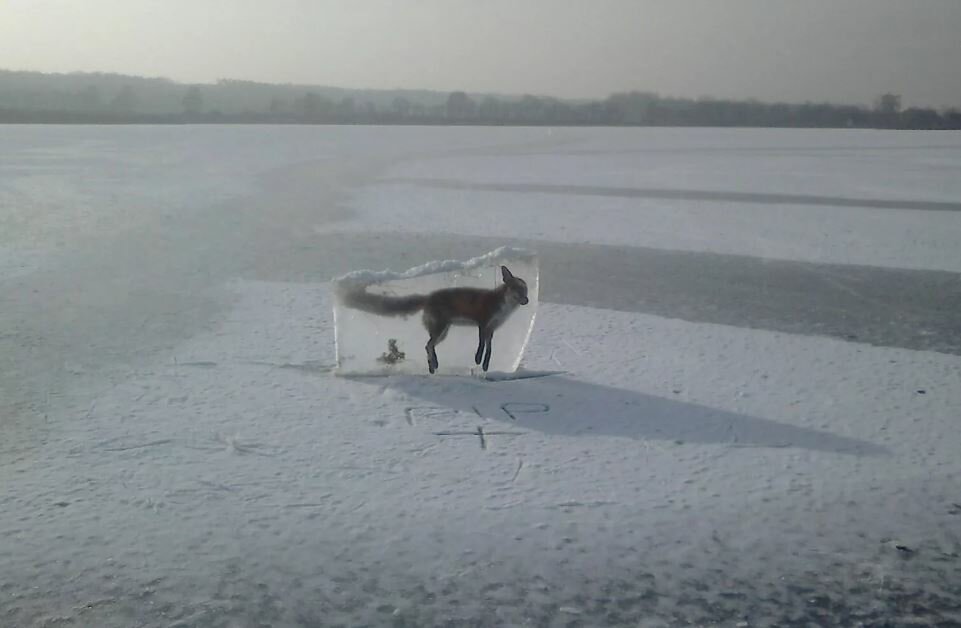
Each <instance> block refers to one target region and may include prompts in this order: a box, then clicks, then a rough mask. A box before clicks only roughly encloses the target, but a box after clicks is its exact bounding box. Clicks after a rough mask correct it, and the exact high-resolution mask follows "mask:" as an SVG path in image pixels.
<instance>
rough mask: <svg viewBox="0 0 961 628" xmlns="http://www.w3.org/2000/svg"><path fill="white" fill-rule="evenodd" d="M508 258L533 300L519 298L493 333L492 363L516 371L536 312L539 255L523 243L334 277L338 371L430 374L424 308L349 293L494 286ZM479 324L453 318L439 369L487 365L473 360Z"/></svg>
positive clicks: (461, 371)
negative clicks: (366, 302)
mask: <svg viewBox="0 0 961 628" xmlns="http://www.w3.org/2000/svg"><path fill="white" fill-rule="evenodd" d="M501 265H504V266H507V267H508V268H509V269H510V270H511V272H512V273H513V274H514V275H515V276H516V277H520V278H521V279H523V280H525V281H526V282H527V288H528V295H527V296H528V299H529V303H528V304H527V305H522V306H519V307H518V308H517V309H516V310H514V312H513V313H512V314H511V315H510V317H509V318H508V319H507V320H506V321H505V322H504V323H503V324H502V325H501V326H500V327H499V328H498V329H497V331H496V332H495V333H494V340H493V342H492V346H493V350H492V352H491V362H490V370H491V371H503V372H508V373H513V372H514V371H516V370H517V367H518V365H520V362H521V358H522V357H523V355H524V349H525V348H526V346H527V341H528V339H529V338H530V335H531V331H532V329H533V327H534V317H535V315H536V314H537V304H538V283H539V281H538V280H539V268H538V261H537V256H536V255H535V254H534V253H532V252H530V251H525V250H522V249H514V248H506V247H505V248H500V249H497V250H496V251H492V252H490V253H487V254H486V255H482V256H480V257H476V258H474V259H470V260H467V261H451V260H448V261H436V262H429V263H427V264H424V265H422V266H417V267H415V268H411V269H410V270H407V271H405V272H391V271H380V272H374V271H356V272H353V273H349V274H347V275H344V276H343V277H339V278H337V279H334V280H333V282H332V292H333V302H334V337H335V341H336V349H337V369H336V372H337V373H338V374H342V375H395V374H420V373H423V374H426V373H427V372H428V371H427V351H426V349H425V345H426V344H427V339H428V334H427V330H426V329H424V325H423V323H422V322H421V313H420V312H416V313H414V314H410V315H408V316H396V317H394V316H383V315H377V314H370V313H367V312H363V311H360V310H357V309H353V308H350V307H347V306H346V305H345V304H344V302H343V299H342V295H343V294H344V293H345V292H347V291H351V292H352V291H356V290H366V291H368V292H370V293H372V294H385V295H391V296H408V295H412V294H427V293H430V292H433V291H434V290H440V289H442V288H454V287H472V288H484V289H493V288H495V287H497V286H498V285H499V284H500V283H501V271H500V267H501ZM477 343H478V332H477V326H476V325H474V324H470V325H452V326H451V328H450V331H449V333H448V334H447V338H445V339H444V341H443V342H441V343H440V344H438V345H437V357H438V361H439V363H440V367H439V368H438V370H437V372H438V374H444V375H470V374H475V373H481V372H483V371H482V370H481V367H479V366H477V365H476V364H474V352H475V351H476V350H477Z"/></svg>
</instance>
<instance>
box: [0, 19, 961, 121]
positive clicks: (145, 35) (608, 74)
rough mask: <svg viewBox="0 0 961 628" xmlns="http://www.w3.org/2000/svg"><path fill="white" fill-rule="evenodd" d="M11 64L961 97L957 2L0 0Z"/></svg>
mask: <svg viewBox="0 0 961 628" xmlns="http://www.w3.org/2000/svg"><path fill="white" fill-rule="evenodd" d="M0 68H5V69H19V70H39V71H44V72H69V71H106V72H120V73H130V74H140V75H149V76H165V77H169V78H172V79H175V80H178V81H188V82H212V81H215V80H217V79H218V78H239V79H250V80H256V81H264V82H293V83H311V84H323V85H337V86H343V87H375V88H394V87H405V88H429V89H438V90H444V91H448V90H454V89H463V90H467V91H485V92H488V91H489V92H503V93H535V94H551V95H556V96H562V97H603V96H606V95H607V94H609V93H610V92H613V91H625V90H630V89H639V90H649V91H656V92H658V93H661V94H662V95H676V96H695V97H696V96H702V95H712V96H716V97H732V98H747V97H753V98H759V99H762V100H784V101H804V100H815V101H819V100H830V101H835V102H849V103H870V102H872V101H873V99H874V98H875V96H876V95H877V94H879V93H881V92H885V91H893V92H897V93H901V94H903V95H904V100H905V103H906V104H925V105H933V106H961V0H393V1H392V0H0Z"/></svg>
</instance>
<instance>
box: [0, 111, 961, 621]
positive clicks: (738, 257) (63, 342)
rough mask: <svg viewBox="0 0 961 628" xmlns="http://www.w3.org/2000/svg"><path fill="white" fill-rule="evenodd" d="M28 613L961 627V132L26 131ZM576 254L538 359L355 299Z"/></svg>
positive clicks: (22, 179)
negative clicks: (358, 373)
mask: <svg viewBox="0 0 961 628" xmlns="http://www.w3.org/2000/svg"><path fill="white" fill-rule="evenodd" d="M0 148H2V150H0V287H2V292H0V295H2V296H0V478H2V490H0V625H3V626H8V625H9V626H62V625H63V626H103V627H126V626H151V627H152V626H163V627H173V626H179V627H187V626H198V627H200V626H321V625H323V626H328V625H345V626H348V625H350V626H353V625H408V626H424V625H452V626H453V625H476V626H488V625H489V626H501V625H535V626H597V625H612V626H621V625H624V626H637V625H643V626H648V625H649V626H668V625H678V624H685V623H695V624H698V625H710V624H713V623H717V624H720V625H739V624H740V625H749V626H762V625H772V626H773V625H778V626H784V625H857V624H858V623H859V622H860V623H862V624H864V625H877V624H881V623H883V622H886V621H887V622H890V624H891V625H906V624H913V625H918V624H922V625H927V624H941V625H955V624H957V623H958V622H961V480H959V479H958V478H959V477H961V456H958V452H959V451H961V431H959V430H958V429H957V417H958V416H961V323H959V315H958V313H959V312H961V247H959V246H958V242H961V134H959V133H954V132H939V133H928V132H874V131H824V130H807V131H801V130H717V129H546V128H545V129H506V128H491V129H481V128H414V127H397V128H390V127H383V128H378V127H214V126H200V127H56V126H49V127H31V126H0ZM500 246H518V247H523V248H525V249H531V250H534V251H536V252H537V253H538V256H539V259H540V280H541V284H540V291H539V296H540V306H539V311H538V315H537V319H536V323H535V327H534V331H533V334H532V336H531V338H530V342H529V345H528V348H527V353H526V355H525V358H524V362H523V364H522V368H523V369H524V371H525V372H528V373H531V374H537V375H540V376H538V377H532V378H530V379H524V380H518V381H496V382H495V381H482V380H478V379H473V378H455V377H434V378H427V377H424V376H403V377H401V376H398V377H391V378H341V377H334V376H333V375H332V374H331V372H330V371H331V368H332V366H333V364H334V360H335V357H334V334H333V320H332V309H331V305H332V304H331V296H330V292H329V285H328V281H329V280H330V279H331V278H332V277H335V276H338V275H341V274H343V273H345V272H348V271H351V270H355V269H358V268H374V269H376V268H392V269H395V270H403V269H406V268H409V267H412V266H416V265H418V264H422V263H424V262H428V261H431V260H436V259H467V258H469V257H472V256H475V255H480V254H483V253H485V252H487V251H490V250H493V249H496V248H498V247H500Z"/></svg>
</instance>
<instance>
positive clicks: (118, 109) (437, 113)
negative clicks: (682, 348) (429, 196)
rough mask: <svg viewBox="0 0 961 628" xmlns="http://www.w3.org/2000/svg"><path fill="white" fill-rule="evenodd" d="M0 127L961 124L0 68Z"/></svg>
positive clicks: (636, 97) (746, 104) (885, 104)
mask: <svg viewBox="0 0 961 628" xmlns="http://www.w3.org/2000/svg"><path fill="white" fill-rule="evenodd" d="M0 123H65V124H70V123H81V124H183V123H224V124H226V123H239V124H245V123H246V124H475V125H554V126H576V125H592V126H728V127H748V126H750V127H807V128H813V127H832V128H837V127H841V128H886V129H961V111H959V110H958V109H948V110H944V111H937V110H935V109H931V108H917V107H912V108H909V109H903V108H902V107H901V97H900V96H899V95H896V94H883V95H881V96H879V97H878V99H877V101H876V102H875V103H874V106H872V107H863V106H857V105H835V104H829V103H804V104H787V103H762V102H757V101H741V100H718V99H712V98H699V99H690V98H666V97H662V96H659V95H657V94H654V93H648V92H627V93H620V94H612V95H611V96H609V97H607V98H605V99H603V100H586V101H574V100H562V99H558V98H550V97H542V96H501V95H485V94H468V93H465V92H461V91H457V92H452V93H442V92H435V91H427V90H350V89H342V88H335V87H311V86H298V85H272V84H265V83H254V82H250V81H233V80H221V81H219V82H217V83H215V84H210V85H185V84H181V83H175V82H173V81H170V80H167V79H152V78H141V77H133V76H122V75H116V74H81V73H78V74H41V73H37V72H10V71H0Z"/></svg>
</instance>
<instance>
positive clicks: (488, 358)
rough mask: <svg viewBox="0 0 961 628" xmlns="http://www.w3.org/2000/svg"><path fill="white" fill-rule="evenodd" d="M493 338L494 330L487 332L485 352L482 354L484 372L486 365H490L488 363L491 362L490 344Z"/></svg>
mask: <svg viewBox="0 0 961 628" xmlns="http://www.w3.org/2000/svg"><path fill="white" fill-rule="evenodd" d="M493 340H494V332H493V331H489V332H487V353H486V354H485V355H484V372H485V373H486V372H487V367H488V366H490V363H491V345H492V343H493Z"/></svg>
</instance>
